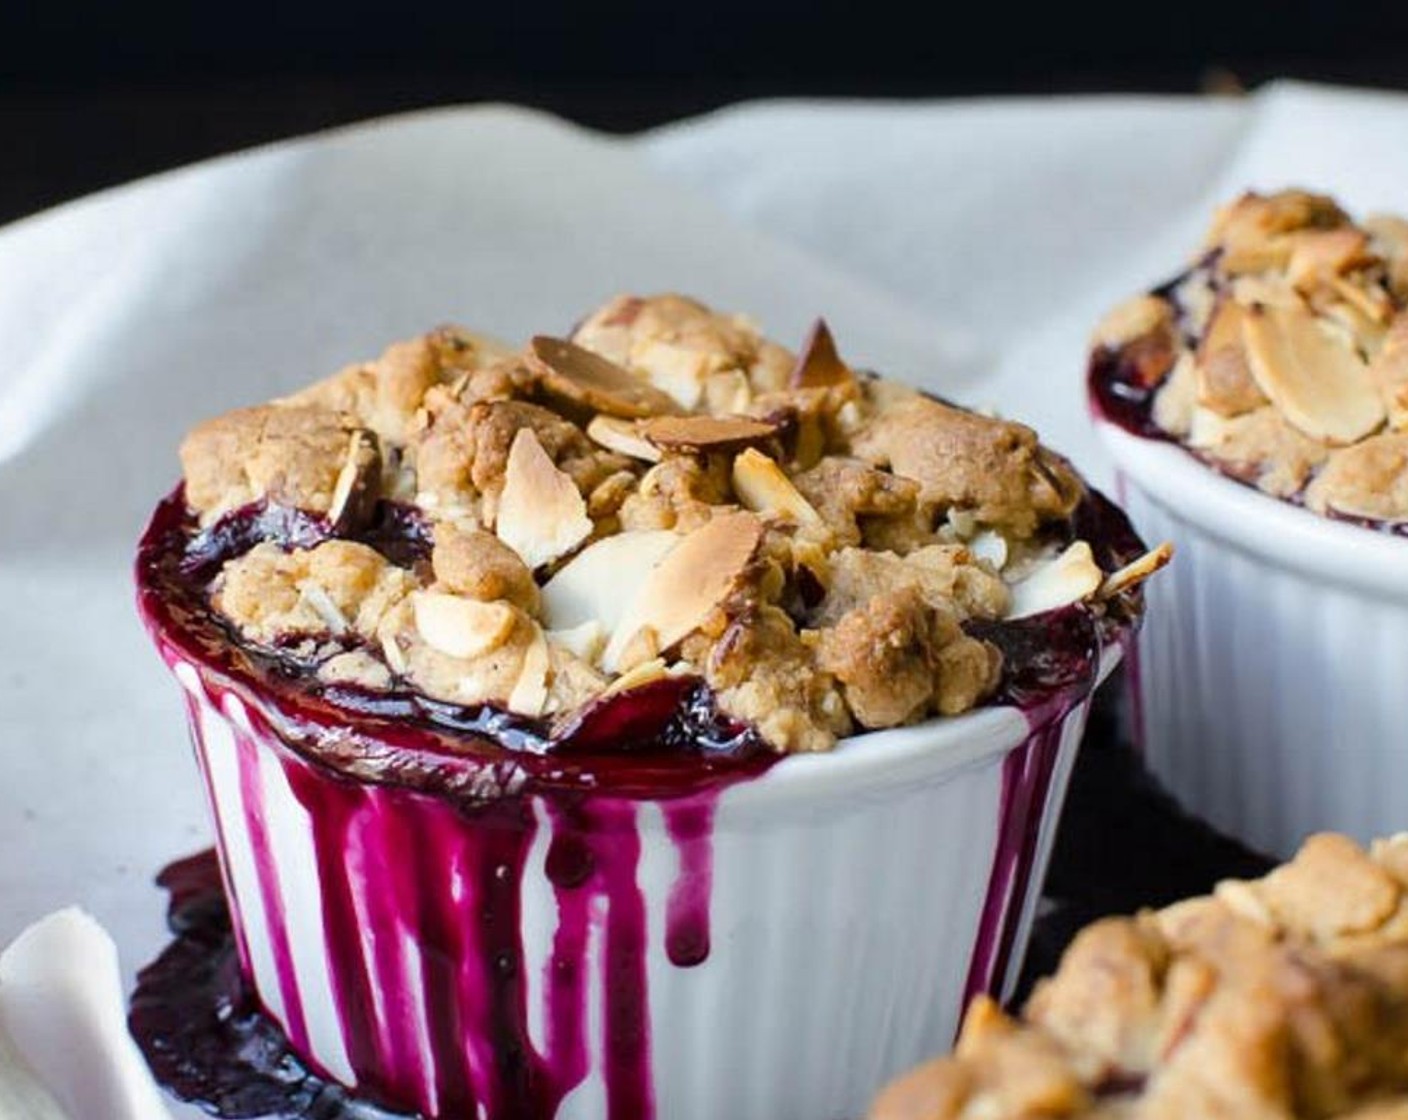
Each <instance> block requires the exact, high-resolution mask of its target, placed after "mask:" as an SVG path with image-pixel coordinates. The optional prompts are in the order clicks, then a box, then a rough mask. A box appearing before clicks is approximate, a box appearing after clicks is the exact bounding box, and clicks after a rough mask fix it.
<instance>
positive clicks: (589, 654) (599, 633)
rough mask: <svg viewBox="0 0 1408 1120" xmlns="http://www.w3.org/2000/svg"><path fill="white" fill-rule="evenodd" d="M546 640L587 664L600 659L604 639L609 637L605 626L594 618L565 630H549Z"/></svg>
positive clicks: (594, 662) (603, 648) (594, 663)
mask: <svg viewBox="0 0 1408 1120" xmlns="http://www.w3.org/2000/svg"><path fill="white" fill-rule="evenodd" d="M547 633H548V641H550V642H552V643H553V644H554V645H559V646H561V647H562V648H563V649H565V650H567V651H568V652H569V653H571V654H573V655H575V656H577V657H580V658H581V659H582V660H583V661H585V662H586V663H587V664H589V665H596V664H598V663H599V662H600V661H601V654H602V651H603V650H605V649H606V640H607V638H609V637H610V634H609V633H608V632H607V629H606V627H605V626H603V625H602V624H601V623H600V622H598V621H597V620H596V619H594V618H590V619H588V620H587V621H586V622H583V623H581V624H580V625H578V626H573V627H571V628H570V629H566V630H549V631H548V632H547Z"/></svg>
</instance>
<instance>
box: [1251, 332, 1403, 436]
mask: <svg viewBox="0 0 1408 1120" xmlns="http://www.w3.org/2000/svg"><path fill="white" fill-rule="evenodd" d="M1242 336H1243V339H1244V341H1245V343H1246V347H1247V360H1248V364H1249V366H1250V368H1251V371H1252V376H1253V377H1254V378H1255V379H1256V383H1257V385H1258V387H1259V388H1260V389H1261V391H1262V392H1263V393H1265V394H1266V395H1267V397H1268V398H1270V400H1271V402H1272V403H1273V404H1275V405H1276V407H1277V408H1278V409H1279V410H1280V411H1281V414H1282V415H1283V416H1285V418H1286V419H1287V420H1288V421H1289V422H1290V423H1291V424H1293V425H1294V426H1295V427H1297V428H1299V429H1300V430H1301V431H1302V432H1304V433H1305V434H1306V435H1308V436H1311V437H1313V438H1315V439H1323V440H1328V441H1330V442H1333V443H1353V442H1354V441H1355V440H1358V439H1362V438H1363V437H1364V436H1367V435H1368V434H1369V433H1370V432H1372V431H1374V430H1375V429H1376V428H1378V427H1379V426H1380V425H1381V424H1382V423H1383V422H1384V406H1383V402H1382V401H1381V400H1380V399H1379V394H1378V392H1377V391H1376V390H1375V388H1374V385H1373V383H1372V382H1371V381H1370V379H1369V374H1368V369H1367V367H1366V366H1365V364H1364V362H1363V360H1362V359H1361V358H1360V357H1359V355H1358V354H1356V353H1355V352H1354V351H1353V350H1352V349H1351V348H1350V347H1348V346H1346V345H1345V344H1344V343H1343V342H1341V341H1340V340H1338V339H1336V338H1335V337H1333V336H1332V335H1331V334H1330V333H1329V332H1327V331H1326V330H1325V329H1324V328H1323V327H1322V326H1320V324H1319V323H1317V321H1316V320H1315V317H1314V316H1312V315H1311V314H1310V312H1308V311H1306V310H1304V309H1303V308H1292V307H1270V306H1262V307H1253V308H1251V309H1250V310H1249V311H1248V313H1247V315H1246V317H1245V318H1244V320H1243V323H1242Z"/></svg>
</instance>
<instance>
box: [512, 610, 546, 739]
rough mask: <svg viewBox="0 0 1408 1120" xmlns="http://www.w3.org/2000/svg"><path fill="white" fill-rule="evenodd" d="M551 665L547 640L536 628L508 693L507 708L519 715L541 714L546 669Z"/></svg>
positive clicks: (544, 693) (544, 699)
mask: <svg viewBox="0 0 1408 1120" xmlns="http://www.w3.org/2000/svg"><path fill="white" fill-rule="evenodd" d="M551 667H552V657H551V655H550V653H549V652H548V640H547V638H545V637H544V636H543V632H542V631H541V630H538V631H537V633H536V634H535V635H534V637H533V641H532V643H531V644H530V645H529V646H528V651H527V652H526V653H525V654H524V655H523V668H522V669H521V670H520V671H519V674H518V682H517V683H516V684H515V685H514V686H513V691H512V692H510V693H509V695H508V710H509V711H511V712H517V713H518V714H519V715H521V716H533V717H537V716H540V715H542V714H543V708H545V707H546V706H547V702H548V670H549V669H550V668H551Z"/></svg>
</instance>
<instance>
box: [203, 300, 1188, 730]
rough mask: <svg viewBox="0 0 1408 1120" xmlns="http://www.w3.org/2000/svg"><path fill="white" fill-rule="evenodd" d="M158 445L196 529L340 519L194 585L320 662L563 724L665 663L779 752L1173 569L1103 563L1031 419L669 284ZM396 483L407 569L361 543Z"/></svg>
mask: <svg viewBox="0 0 1408 1120" xmlns="http://www.w3.org/2000/svg"><path fill="white" fill-rule="evenodd" d="M181 456H182V463H183V466H184V468H185V476H186V500H187V503H188V504H189V506H190V508H191V510H192V512H193V513H194V514H195V516H196V518H197V520H198V522H199V526H200V527H201V529H202V530H203V531H210V532H215V531H218V530H219V528H220V525H221V519H222V518H225V517H226V516H227V515H229V514H231V513H232V512H233V511H236V510H239V509H242V508H252V507H254V506H255V505H257V504H258V503H264V504H265V506H264V507H260V508H266V507H277V508H281V509H285V510H288V509H292V510H298V511H301V512H302V514H305V515H313V516H314V517H316V518H318V519H321V520H320V522H319V523H320V524H322V525H324V526H325V528H326V529H327V530H328V532H329V533H330V535H331V536H332V537H333V538H334V539H331V540H323V541H322V543H317V544H315V545H313V546H308V545H306V544H305V545H303V546H301V547H295V546H294V545H293V544H291V543H289V542H288V541H284V542H282V543H276V542H273V541H268V540H265V541H264V542H263V543H259V544H257V545H255V546H254V547H252V548H250V549H249V550H248V551H246V552H244V553H243V554H242V555H237V556H235V557H234V558H233V559H230V560H228V561H226V562H225V563H224V565H223V568H222V569H221V570H220V572H219V574H218V575H217V576H216V577H215V579H214V581H213V583H212V584H211V587H210V603H211V605H212V607H213V608H214V610H215V611H216V612H217V613H218V614H219V615H220V616H221V617H223V618H224V620H225V621H226V622H227V623H228V624H229V625H230V626H231V627H232V628H233V630H234V631H236V632H237V633H238V634H239V635H240V636H241V637H242V638H243V639H244V640H245V641H247V642H250V643H252V644H254V645H256V646H258V647H261V648H264V649H266V650H268V651H271V652H273V653H275V654H276V655H278V656H287V657H289V658H292V659H295V660H296V662H297V664H298V665H299V666H301V667H303V668H305V669H307V670H309V671H311V672H314V673H316V674H317V676H318V678H319V679H321V680H323V681H327V682H337V683H341V684H349V685H356V686H359V687H363V688H371V689H391V688H402V689H405V688H409V689H413V690H418V691H419V692H421V693H422V694H424V695H426V696H429V697H432V698H435V699H440V700H445V701H450V702H455V703H462V704H483V703H489V704H494V705H498V706H501V707H504V708H507V709H508V710H510V711H513V712H515V713H518V714H521V715H525V716H530V717H557V716H565V715H567V714H570V713H572V712H573V711H574V710H575V709H577V708H578V707H580V706H581V705H582V704H584V703H586V702H588V701H590V700H591V699H593V698H594V697H596V696H599V695H601V694H602V693H603V692H605V691H607V690H610V689H616V688H622V687H626V686H628V685H631V684H633V683H639V682H641V681H644V680H648V679H651V678H652V677H653V676H659V675H661V674H674V675H689V676H693V677H697V678H700V679H702V680H704V681H705V682H707V683H708V684H709V685H710V686H711V687H712V689H713V690H714V693H715V695H716V698H717V703H718V705H719V708H720V710H721V711H722V712H724V713H725V714H726V715H729V716H732V717H735V718H737V719H740V720H745V721H747V722H749V723H750V724H752V725H753V726H754V727H756V728H757V730H758V731H759V732H760V734H761V735H762V736H763V737H764V738H765V739H766V740H767V742H768V743H770V744H771V745H772V746H773V747H775V748H776V749H778V750H781V751H814V750H825V749H828V748H829V747H831V746H832V745H833V744H834V743H835V742H836V740H837V739H838V738H841V737H843V736H845V735H848V734H851V733H853V732H855V731H858V730H862V729H870V728H883V727H894V726H898V725H901V724H906V723H913V722H916V721H919V720H923V719H926V718H928V717H931V716H933V715H953V714H958V713H961V712H964V711H967V710H969V709H970V708H972V707H974V706H975V705H977V704H980V703H982V702H983V701H984V700H985V699H987V698H988V697H990V696H991V695H992V694H993V692H994V690H995V689H996V688H997V686H998V683H999V677H1000V674H1001V670H1002V660H1001V656H1000V654H999V652H998V650H997V648H996V647H995V646H994V645H992V644H991V643H990V642H988V641H986V640H983V639H982V638H979V637H974V636H972V635H970V634H969V633H968V631H967V630H965V624H968V623H970V622H972V621H981V622H985V623H996V622H1000V621H1002V620H1004V619H1008V618H1012V617H1019V616H1024V615H1029V614H1034V613H1039V612H1041V611H1044V610H1051V609H1055V608H1058V607H1061V606H1065V605H1067V604H1070V603H1074V602H1078V601H1081V600H1090V601H1092V602H1093V603H1095V604H1096V606H1095V608H1094V609H1097V610H1098V609H1101V608H1100V607H1099V605H1098V601H1099V600H1100V598H1101V596H1102V595H1111V594H1115V593H1116V592H1117V591H1119V590H1123V589H1124V588H1126V587H1128V586H1131V585H1132V584H1134V583H1137V582H1138V581H1139V580H1140V579H1143V578H1144V577H1145V576H1146V575H1147V574H1148V573H1149V572H1151V571H1152V570H1154V569H1155V568H1157V567H1158V566H1159V565H1160V564H1161V563H1162V562H1163V560H1164V559H1166V553H1165V552H1162V551H1161V552H1157V553H1155V554H1151V557H1150V558H1148V562H1147V563H1145V564H1144V565H1143V566H1142V567H1139V568H1137V569H1136V568H1128V569H1126V570H1125V572H1124V574H1123V575H1122V576H1120V577H1119V581H1118V582H1117V583H1109V582H1108V580H1109V579H1111V578H1113V577H1111V576H1109V574H1108V573H1105V572H1102V571H1101V570H1100V569H1099V567H1098V566H1097V565H1096V563H1095V560H1094V556H1093V554H1092V552H1091V550H1090V548H1089V547H1088V546H1085V545H1083V544H1082V545H1079V546H1077V544H1073V543H1072V541H1071V539H1070V538H1071V533H1072V529H1071V520H1070V519H1071V515H1072V513H1073V511H1074V510H1075V508H1076V505H1077V503H1078V502H1079V501H1080V499H1081V497H1082V495H1083V487H1082V484H1081V482H1080V479H1079V478H1078V477H1077V476H1076V475H1075V473H1074V472H1073V471H1072V470H1071V468H1070V467H1069V465H1068V464H1067V463H1066V462H1065V461H1064V460H1063V459H1061V458H1060V457H1059V456H1057V455H1054V454H1053V453H1051V452H1050V451H1048V450H1046V449H1045V448H1043V447H1042V446H1041V445H1040V444H1039V443H1038V441H1037V438H1036V435H1035V433H1033V432H1032V431H1031V430H1030V429H1028V428H1025V427H1023V426H1021V425H1019V424H1014V423H1011V422H1008V421H1005V420H998V419H993V418H989V417H986V416H980V415H977V414H974V413H970V412H966V411H964V410H962V409H960V408H957V407H955V406H952V405H948V404H944V403H940V402H938V401H936V400H932V399H930V398H928V397H925V396H922V395H921V394H919V393H917V392H915V391H914V390H910V389H906V388H904V387H903V386H899V385H896V384H894V383H891V382H887V381H883V380H881V379H879V378H876V377H874V376H872V375H868V374H863V373H859V372H857V371H855V370H853V369H852V368H851V367H850V366H849V365H847V364H846V363H845V362H844V360H843V359H842V358H841V356H840V354H839V353H838V351H837V349H836V346H835V342H834V340H833V339H832V338H831V336H830V333H829V332H828V331H827V330H826V328H825V326H824V324H820V323H819V324H818V325H817V327H816V328H815V329H814V330H813V331H812V333H811V335H810V336H809V338H808V339H807V340H806V342H805V343H804V346H803V349H802V351H801V353H799V354H794V353H792V352H790V351H789V350H787V349H785V348H784V347H782V346H780V345H779V344H777V343H775V342H772V341H770V340H768V339H766V338H764V337H763V336H762V335H761V334H760V333H759V332H758V330H757V329H756V328H755V327H754V326H752V324H750V323H749V322H748V321H747V320H744V319H742V318H740V317H736V316H727V315H722V314H719V313H716V312H714V311H711V310H710V309H708V308H706V307H705V306H703V305H702V304H700V303H697V302H696V301H694V300H690V299H686V298H684V297H682V296H676V295H665V296H657V297H652V298H640V297H634V296H631V297H620V298H618V299H615V300H612V301H611V302H610V303H608V304H607V305H606V306H605V307H603V308H601V309H600V310H598V311H596V312H594V313H593V314H591V315H590V316H588V317H587V318H586V319H585V320H584V321H583V322H582V323H581V325H580V326H579V327H578V328H577V329H576V330H575V332H574V333H573V335H572V337H571V338H554V337H550V336H545V335H540V336H537V337H535V338H533V339H531V340H530V341H529V342H528V343H527V345H525V346H524V347H522V348H521V349H517V350H515V349H511V348H509V347H507V346H505V345H503V344H501V343H497V342H493V341H492V340H489V339H487V338H485V337H483V336H480V335H476V334H473V333H471V332H469V331H465V330H462V329H460V328H457V327H442V328H439V329H438V330H435V331H432V332H431V333H430V334H428V335H425V336H423V337H421V338H417V339H411V340H409V341H405V342H399V343H396V344H394V345H392V346H391V347H389V348H388V349H387V351H386V352H385V353H384V354H383V355H382V356H381V357H380V358H378V359H376V360H375V361H371V362H364V363H359V364H356V365H353V366H350V367H348V368H347V369H345V370H343V371H342V372H340V373H337V374H335V375H334V376H332V377H331V378H328V379H326V380H324V381H321V382H318V383H317V384H315V385H313V386H312V387H311V388H309V389H306V390H304V391H303V392H300V393H297V394H295V395H293V396H291V397H288V398H285V399H283V400H280V401H275V402H273V403H271V404H267V405H263V406H261V407H258V408H251V409H243V410H240V411H237V412H234V413H230V414H229V415H227V416H224V417H220V418H217V419H215V420H212V421H209V422H207V423H205V424H202V425H200V426H199V427H197V428H196V429H195V430H194V431H192V432H191V434H190V435H189V436H188V437H187V439H186V441H185V443H184V444H183V446H182V451H181ZM388 503H390V504H394V505H395V506H396V508H398V509H403V510H409V511H410V515H411V516H413V517H414V518H415V519H416V523H417V524H418V525H419V526H421V529H422V531H423V533H424V536H425V537H426V538H427V543H428V548H427V549H426V554H425V555H424V556H423V557H422V558H420V559H415V558H411V559H406V558H402V560H401V561H400V565H399V566H398V564H397V563H393V562H392V561H391V560H390V559H388V558H387V556H388V555H391V554H390V553H387V554H386V555H383V553H381V552H378V551H377V550H376V548H375V547H373V545H374V544H375V541H374V540H373V538H372V537H371V536H368V535H367V534H368V533H370V532H371V531H372V529H373V527H374V523H375V518H376V516H378V515H379V514H378V511H384V510H385V508H386V507H387V505H388ZM359 542H365V543H359ZM1082 550H1083V551H1082Z"/></svg>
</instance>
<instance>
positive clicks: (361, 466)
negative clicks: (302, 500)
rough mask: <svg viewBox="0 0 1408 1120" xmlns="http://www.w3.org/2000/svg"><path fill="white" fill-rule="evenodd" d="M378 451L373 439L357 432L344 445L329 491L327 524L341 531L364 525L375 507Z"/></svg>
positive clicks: (379, 457)
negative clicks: (339, 463)
mask: <svg viewBox="0 0 1408 1120" xmlns="http://www.w3.org/2000/svg"><path fill="white" fill-rule="evenodd" d="M380 479H381V450H380V448H379V447H378V446H377V442H376V436H374V435H372V433H371V432H368V431H363V430H360V429H359V430H357V431H355V432H353V433H352V435H351V437H349V439H348V441H347V458H346V459H344V460H343V462H342V470H340V471H339V472H338V474H337V481H336V482H335V483H334V484H333V488H332V503H331V504H330V505H329V507H328V520H329V521H331V522H332V523H333V525H335V526H337V527H338V529H340V530H345V529H348V528H351V527H354V526H360V525H365V524H366V523H367V522H368V521H370V520H371V516H372V512H373V510H374V509H375V507H376V501H377V497H378V494H377V491H378V489H379V487H378V483H379V481H380Z"/></svg>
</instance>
